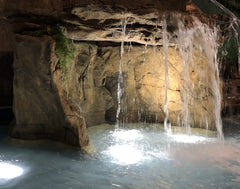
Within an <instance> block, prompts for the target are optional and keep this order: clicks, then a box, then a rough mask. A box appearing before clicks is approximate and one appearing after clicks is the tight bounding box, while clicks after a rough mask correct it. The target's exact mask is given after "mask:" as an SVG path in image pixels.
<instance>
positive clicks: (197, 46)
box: [178, 17, 224, 140]
mask: <svg viewBox="0 0 240 189" xmlns="http://www.w3.org/2000/svg"><path fill="white" fill-rule="evenodd" d="M192 19H193V26H191V27H186V26H185V25H184V24H183V22H182V21H181V20H178V27H179V28H178V29H179V31H178V48H179V51H180V53H181V55H182V61H183V81H184V83H183V87H182V88H183V91H182V95H183V104H184V105H183V118H182V119H183V120H182V125H184V126H186V127H187V128H190V125H189V119H190V115H189V104H190V97H191V104H193V103H194V98H198V99H203V98H204V96H202V94H201V93H196V94H195V93H194V92H193V89H194V85H195V83H194V82H193V81H191V78H190V75H189V73H190V72H192V71H191V70H192V69H195V70H197V72H198V73H199V82H202V81H203V82H204V83H205V84H206V85H207V86H206V87H207V89H206V90H207V91H209V92H208V93H209V94H210V95H211V96H212V100H213V102H212V104H213V111H214V118H215V125H216V129H217V133H218V138H219V139H220V140H222V139H223V138H224V137H223V133H222V120H221V92H220V78H219V69H218V59H217V52H218V29H217V28H216V27H214V28H213V29H211V28H210V27H209V26H207V25H205V24H203V23H201V22H200V21H199V20H198V19H197V18H196V17H192ZM196 50H197V51H200V52H201V53H203V54H204V57H205V59H206V61H207V64H206V65H202V66H199V65H197V63H196V62H195V61H197V60H193V55H194V51H196ZM202 58H203V57H201V56H200V57H198V59H200V60H201V59H202ZM190 68H191V69H190ZM206 116H208V115H206ZM205 120H206V126H205V127H206V128H208V119H207V117H205Z"/></svg>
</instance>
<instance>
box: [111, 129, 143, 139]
mask: <svg viewBox="0 0 240 189" xmlns="http://www.w3.org/2000/svg"><path fill="white" fill-rule="evenodd" d="M113 137H114V138H116V139H117V140H123V141H130V140H136V139H140V138H142V134H140V131H138V130H119V131H115V132H114V133H113Z"/></svg>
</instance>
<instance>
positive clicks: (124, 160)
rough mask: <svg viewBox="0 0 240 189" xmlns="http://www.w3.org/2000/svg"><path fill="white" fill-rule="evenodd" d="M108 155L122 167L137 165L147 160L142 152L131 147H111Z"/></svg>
mask: <svg viewBox="0 0 240 189" xmlns="http://www.w3.org/2000/svg"><path fill="white" fill-rule="evenodd" d="M108 153H109V154H110V156H111V157H112V158H113V161H114V162H116V163H118V164H121V165H129V164H136V163H138V162H140V161H142V160H144V159H145V157H144V155H143V154H142V152H141V151H140V150H138V149H136V148H134V147H133V146H131V145H115V146H111V147H110V148H109V150H108Z"/></svg>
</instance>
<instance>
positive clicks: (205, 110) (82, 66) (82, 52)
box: [68, 42, 215, 129]
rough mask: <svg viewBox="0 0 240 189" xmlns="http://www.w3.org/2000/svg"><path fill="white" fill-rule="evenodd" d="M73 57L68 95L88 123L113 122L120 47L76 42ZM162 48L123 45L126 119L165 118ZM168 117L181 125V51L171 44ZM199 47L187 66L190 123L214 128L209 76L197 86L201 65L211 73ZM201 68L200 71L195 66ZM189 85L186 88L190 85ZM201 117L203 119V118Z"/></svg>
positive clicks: (123, 117)
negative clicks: (189, 83) (191, 86)
mask: <svg viewBox="0 0 240 189" xmlns="http://www.w3.org/2000/svg"><path fill="white" fill-rule="evenodd" d="M76 45H77V54H76V58H75V61H73V62H72V63H71V66H70V67H71V71H70V73H69V78H68V93H69V99H70V100H71V101H73V102H74V103H75V104H76V105H78V107H79V109H81V112H82V113H83V115H84V117H85V119H86V123H87V126H92V125H97V124H101V123H104V122H106V121H107V122H112V123H114V122H115V121H116V109H117V84H118V74H119V62H120V46H107V47H104V46H102V45H101V43H95V44H94V43H92V44H89V43H83V42H81V43H77V44H76ZM162 53H163V50H162V47H152V46H150V47H147V48H146V47H145V46H144V45H142V46H132V47H131V46H129V45H125V53H124V56H123V61H124V63H123V81H124V82H123V83H124V86H123V90H124V92H123V97H122V99H121V114H120V117H121V120H122V121H124V122H138V121H148V122H163V120H164V117H165V114H164V111H163V109H164V97H165V92H164V87H165V83H164V81H165V79H164V78H165V74H164V62H163V54H162ZM168 56H169V62H170V66H169V77H170V86H169V89H168V98H169V116H170V117H169V121H170V122H171V123H172V124H173V125H179V124H181V123H178V119H180V120H181V119H182V118H183V115H184V110H183V93H182V91H184V90H186V89H185V88H184V87H185V85H184V73H183V66H182V58H181V54H180V53H179V52H178V50H175V48H169V51H168ZM199 57H201V56H200V54H199V52H198V51H196V52H195V54H194V61H195V65H194V67H191V66H190V68H189V75H190V80H192V85H195V87H194V89H192V90H191V91H187V92H188V95H189V104H188V106H189V114H190V120H189V123H190V124H191V125H192V126H193V127H205V126H206V120H207V122H208V124H209V128H211V129H214V128H215V126H214V114H213V108H214V102H215V101H214V100H213V96H212V92H211V88H209V87H210V86H209V84H208V79H209V77H206V80H204V81H202V84H201V85H199V77H200V75H199V74H200V72H201V71H202V69H204V70H205V69H206V70H205V72H206V74H211V72H209V71H207V70H208V69H209V67H208V65H207V61H206V59H205V58H204V57H202V58H199ZM197 69H199V72H198V71H197ZM189 90H190V89H189ZM203 120H204V122H203Z"/></svg>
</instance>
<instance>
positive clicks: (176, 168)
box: [0, 18, 240, 189]
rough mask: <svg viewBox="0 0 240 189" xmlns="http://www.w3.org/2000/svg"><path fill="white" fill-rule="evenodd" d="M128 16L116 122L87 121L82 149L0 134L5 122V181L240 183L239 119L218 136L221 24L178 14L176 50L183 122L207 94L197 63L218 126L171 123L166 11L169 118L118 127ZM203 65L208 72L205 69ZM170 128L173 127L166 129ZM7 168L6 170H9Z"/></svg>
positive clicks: (186, 187)
mask: <svg viewBox="0 0 240 189" xmlns="http://www.w3.org/2000/svg"><path fill="white" fill-rule="evenodd" d="M127 22H128V19H127V18H126V19H123V21H122V31H121V32H122V35H121V49H120V64H119V75H118V85H117V100H118V101H117V102H118V104H117V105H118V107H117V113H116V120H117V124H116V127H115V128H114V127H113V126H112V125H107V124H106V125H99V126H95V127H90V128H88V134H89V137H90V142H91V145H90V146H88V148H86V149H85V151H84V152H83V151H81V150H78V149H75V148H73V149H71V148H69V146H65V145H62V144H59V143H50V144H53V145H52V146H50V145H49V141H35V142H29V141H21V140H16V139H10V138H7V137H4V136H2V133H4V132H6V133H7V131H2V130H3V129H2V128H3V127H2V128H1V127H0V131H1V132H0V149H1V152H0V188H6V189H7V188H8V189H9V188H11V189H18V188H24V189H32V188H59V189H61V188H63V189H65V188H97V189H108V188H109V189H113V188H114V189H115V188H116V189H117V188H131V189H145V188H163V189H175V188H176V189H193V188H196V189H198V188H199V189H201V188H208V189H215V188H223V189H228V188H236V189H238V188H239V184H240V159H239V157H240V138H239V136H240V133H239V131H240V123H238V124H236V125H234V128H235V130H234V131H232V132H230V133H229V132H228V133H227V134H226V137H225V140H226V141H225V143H221V142H219V140H217V138H216V135H217V136H218V138H219V139H221V140H222V139H223V133H222V120H221V116H220V112H221V95H220V90H219V85H220V79H219V70H218V60H217V46H218V44H217V41H218V30H217V28H212V29H211V28H210V27H208V26H207V25H205V24H202V23H201V22H200V21H199V20H198V19H196V18H193V26H192V27H185V25H184V23H183V22H181V19H180V18H179V20H178V31H177V34H176V35H177V37H178V39H177V48H176V49H177V50H179V51H180V54H181V56H182V62H179V64H182V67H183V70H182V80H183V81H184V82H183V84H182V88H181V91H182V92H183V94H182V95H183V104H184V105H183V109H182V111H181V113H182V115H181V119H182V120H181V123H182V124H181V125H180V126H185V127H187V128H189V129H190V120H191V115H190V113H189V112H190V109H189V105H191V104H194V103H196V102H194V100H192V96H197V97H198V96H201V95H202V94H201V93H197V94H195V93H194V92H193V89H194V87H195V85H196V83H194V82H193V81H192V80H191V77H190V74H189V72H192V68H193V67H194V68H195V69H198V70H197V72H198V73H199V75H200V76H199V82H205V83H207V84H208V86H207V87H206V90H209V91H210V93H211V95H212V101H213V102H212V103H213V105H214V108H213V110H214V112H213V114H214V118H215V125H216V128H217V133H216V132H214V131H209V130H206V129H196V128H191V135H190V134H189V132H188V131H187V132H186V129H185V128H184V127H175V126H171V124H170V123H169V124H168V122H170V121H169V115H168V113H169V112H168V108H169V102H170V100H171V99H170V97H169V88H170V82H169V80H170V79H171V78H170V77H171V75H170V66H171V65H170V60H169V57H168V50H169V37H168V33H167V21H166V18H165V19H163V21H162V23H163V25H162V29H163V31H162V32H163V62H162V63H163V64H164V74H165V81H164V82H165V85H164V94H165V97H164V113H165V119H164V123H163V124H150V123H136V124H126V125H125V127H124V128H122V127H120V125H121V123H120V114H121V111H122V108H123V104H122V101H121V99H122V96H123V93H124V88H123V86H124V85H123V64H124V56H123V55H124V41H125V38H126V36H127V34H126V26H127ZM146 48H147V45H146V46H145V51H144V57H145V54H147V51H146ZM195 50H197V51H200V52H201V54H204V56H201V55H200V56H199V57H198V58H199V61H201V60H202V59H204V60H207V63H206V65H204V66H202V67H197V64H196V65H195V62H194V58H193V54H194V53H195ZM156 53H158V52H157V51H156ZM144 62H145V61H144ZM145 64H147V62H146V63H145ZM204 71H206V72H209V73H210V74H205V73H204ZM206 75H210V77H207V76H206ZM197 84H199V83H197ZM199 85H201V83H200V84H199ZM154 95H155V94H154ZM125 106H126V104H125ZM140 108H141V107H139V109H140ZM138 113H139V114H140V113H141V112H140V111H139V112H138ZM140 116H141V115H139V117H140ZM202 117H203V121H202V122H204V123H206V125H205V127H206V128H207V127H208V114H206V115H205V114H204V115H203V116H202ZM191 126H192V125H191ZM193 126H194V125H193ZM170 130H171V132H166V131H170ZM5 173H8V174H7V176H6V174H5Z"/></svg>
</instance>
